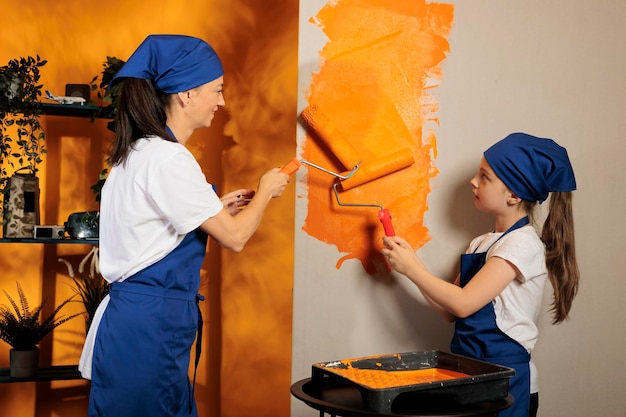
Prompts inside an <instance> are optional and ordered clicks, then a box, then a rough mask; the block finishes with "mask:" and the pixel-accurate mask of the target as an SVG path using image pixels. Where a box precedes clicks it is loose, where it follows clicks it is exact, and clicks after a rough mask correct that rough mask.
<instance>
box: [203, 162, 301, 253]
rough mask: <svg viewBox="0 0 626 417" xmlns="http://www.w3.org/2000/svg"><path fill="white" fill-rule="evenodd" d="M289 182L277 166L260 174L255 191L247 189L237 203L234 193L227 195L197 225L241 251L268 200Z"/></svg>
mask: <svg viewBox="0 0 626 417" xmlns="http://www.w3.org/2000/svg"><path fill="white" fill-rule="evenodd" d="M288 182H289V177H288V176H287V175H286V174H283V173H281V172H279V168H273V169H271V170H269V171H268V172H266V173H265V174H264V175H263V176H262V177H261V180H260V181H259V187H258V189H257V191H256V193H250V192H246V194H245V195H244V198H242V199H241V201H240V202H239V203H237V202H233V201H232V200H233V194H234V193H229V194H227V195H226V196H225V197H224V199H225V200H223V202H224V203H225V206H224V207H225V208H224V209H223V210H221V211H220V212H219V213H217V215H215V216H214V217H211V218H209V219H207V220H205V221H204V222H203V223H202V224H201V225H200V228H201V229H202V230H203V231H204V232H206V233H207V234H208V235H209V236H211V237H212V238H213V239H215V240H216V241H217V242H218V243H219V244H220V245H221V246H223V247H225V248H227V249H230V250H232V251H234V252H241V250H243V248H244V246H245V245H246V243H247V242H248V240H249V239H250V238H251V237H252V235H253V234H254V232H256V230H257V228H258V227H259V224H260V223H261V219H262V218H263V213H265V209H266V208H267V205H268V204H269V202H270V201H271V200H272V199H273V198H276V197H280V196H281V194H282V193H283V191H284V190H285V186H286V185H287V183H288ZM249 197H251V198H249ZM246 203H247V204H246ZM244 207H245V208H244ZM235 209H237V210H235ZM235 214H236V215H235Z"/></svg>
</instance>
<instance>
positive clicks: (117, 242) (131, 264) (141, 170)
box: [79, 137, 223, 379]
mask: <svg viewBox="0 0 626 417" xmlns="http://www.w3.org/2000/svg"><path fill="white" fill-rule="evenodd" d="M222 208H223V204H222V202H221V201H220V199H219V197H218V196H217V194H216V193H215V191H214V190H213V187H212V186H211V184H209V183H208V182H207V181H206V178H205V176H204V174H203V173H202V169H201V168H200V165H198V162H197V161H196V159H195V158H194V157H193V155H192V154H191V152H189V150H188V149H187V148H185V147H184V146H183V145H181V144H180V143H177V142H169V141H166V140H163V139H161V138H158V137H148V138H144V139H140V140H138V141H136V143H135V146H134V148H133V150H132V151H131V153H130V155H129V157H128V159H127V161H126V163H125V164H121V165H116V166H114V167H113V168H112V169H111V172H110V173H109V175H108V177H107V179H106V182H105V184H104V187H103V188H102V201H101V205H100V234H99V235H100V241H99V245H100V249H99V250H100V272H101V274H102V276H103V277H104V278H105V279H106V280H107V281H108V282H116V281H123V280H125V279H126V278H128V277H130V276H132V275H133V274H135V273H136V272H138V271H140V270H142V269H144V268H146V267H148V266H150V265H152V264H154V263H155V262H157V261H159V260H161V259H162V258H164V257H165V256H166V255H167V254H168V253H170V252H171V251H172V250H174V249H175V248H176V246H178V244H180V242H181V241H182V240H183V238H184V237H185V235H186V234H187V233H189V232H191V231H193V230H195V229H197V228H198V227H199V226H200V225H201V224H202V223H203V222H204V221H205V220H207V219H209V218H211V217H213V216H215V215H216V214H217V213H219V212H220V210H222ZM108 303H109V297H108V296H107V297H105V299H104V300H103V301H102V303H100V306H98V309H97V311H96V313H95V315H94V318H93V322H92V324H91V326H90V328H89V333H88V334H87V338H86V340H85V345H84V346H83V351H82V354H81V357H80V362H79V370H80V372H81V374H82V376H83V377H84V378H86V379H91V367H92V359H93V347H94V343H95V339H96V332H97V329H98V326H99V324H100V321H101V319H102V315H103V314H104V310H105V309H106V307H107V305H108Z"/></svg>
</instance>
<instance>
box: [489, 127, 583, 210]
mask: <svg viewBox="0 0 626 417" xmlns="http://www.w3.org/2000/svg"><path fill="white" fill-rule="evenodd" d="M484 155H485V159H486V160H487V162H488V163H489V165H490V166H491V168H492V169H493V171H494V172H495V173H496V175H497V176H498V177H499V178H500V179H501V180H502V182H503V183H504V184H505V185H506V186H507V187H509V189H510V190H511V191H512V192H514V193H515V195H517V196H518V197H520V198H522V199H524V200H529V201H539V203H543V202H544V201H545V200H546V199H547V198H548V194H549V193H550V192H551V191H574V190H575V189H576V179H575V178H574V170H573V168H572V164H571V163H570V160H569V157H568V156H567V150H566V149H565V148H563V147H562V146H559V145H558V144H557V143H556V142H555V141H553V140H552V139H542V138H537V137H535V136H531V135H527V134H526V133H512V134H510V135H509V136H507V137H506V138H504V139H502V140H501V141H499V142H497V143H496V144H495V145H493V146H492V147H490V148H489V149H487V150H486V151H485V154H484Z"/></svg>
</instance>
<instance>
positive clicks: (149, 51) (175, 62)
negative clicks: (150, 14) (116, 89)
mask: <svg viewBox="0 0 626 417" xmlns="http://www.w3.org/2000/svg"><path fill="white" fill-rule="evenodd" d="M222 75H224V70H223V68H222V63H221V62H220V59H219V57H218V56H217V54H216V53H215V51H214V50H213V48H211V46H210V45H209V44H208V43H206V42H205V41H203V40H202V39H198V38H194V37H191V36H185V35H150V36H148V37H147V38H146V39H145V40H144V41H143V42H142V43H141V45H139V47H137V50H135V52H133V54H132V55H131V56H130V58H128V61H126V63H125V64H124V66H123V67H122V68H121V69H120V70H119V71H118V72H117V74H116V75H115V77H113V80H111V83H110V85H111V86H113V85H114V84H115V83H117V82H118V81H121V79H122V78H141V79H146V80H151V81H152V82H153V83H154V87H155V88H156V89H157V90H161V91H163V92H164V93H168V94H173V93H179V92H181V91H187V90H191V89H192V88H195V87H199V86H201V85H203V84H206V83H208V82H211V81H213V80H215V79H217V78H219V77H221V76H222Z"/></svg>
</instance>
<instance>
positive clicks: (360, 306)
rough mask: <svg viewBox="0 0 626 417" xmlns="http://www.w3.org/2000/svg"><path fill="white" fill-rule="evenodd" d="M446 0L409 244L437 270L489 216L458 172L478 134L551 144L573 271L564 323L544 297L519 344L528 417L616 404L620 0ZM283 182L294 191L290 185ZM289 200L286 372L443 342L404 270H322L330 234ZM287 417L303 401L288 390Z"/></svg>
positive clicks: (472, 160)
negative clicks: (418, 212) (554, 321)
mask: <svg viewBox="0 0 626 417" xmlns="http://www.w3.org/2000/svg"><path fill="white" fill-rule="evenodd" d="M325 3H326V2H324V1H322V0H315V1H307V2H301V10H300V14H301V18H300V20H301V26H300V34H301V37H300V99H299V106H300V108H302V107H303V106H304V105H306V99H305V93H306V91H307V88H308V85H309V82H310V74H311V72H314V71H316V68H317V57H318V55H317V52H318V51H319V50H320V48H321V47H322V46H323V45H324V42H325V41H326V39H325V38H324V36H323V34H321V33H320V31H319V29H318V28H317V27H315V26H314V25H312V24H311V23H310V22H309V18H310V17H311V16H312V15H314V14H315V13H317V11H318V10H319V8H320V7H322V6H323V5H324V4H325ZM446 3H451V4H454V6H455V17H454V24H453V28H452V32H451V35H450V37H449V40H450V52H449V54H448V57H447V58H446V60H445V61H444V63H443V80H442V82H441V83H440V85H439V87H437V89H436V90H435V91H434V92H433V95H434V96H435V98H436V99H437V101H438V103H439V106H440V107H439V111H438V115H439V118H440V126H439V127H437V128H436V129H435V133H436V135H437V138H438V140H437V148H438V153H437V158H436V160H435V164H436V166H437V168H438V169H439V171H440V172H439V174H438V176H436V177H435V178H434V180H433V181H432V182H431V186H432V191H431V193H430V195H429V201H428V203H429V208H430V209H429V211H428V212H427V213H426V218H425V224H426V226H427V227H428V228H429V230H430V234H431V236H432V239H431V241H430V242H429V243H427V244H426V245H425V246H424V247H423V248H422V249H420V252H419V253H420V255H421V256H422V257H423V260H424V261H425V263H426V264H427V265H428V266H429V267H430V268H431V269H432V271H433V272H435V273H437V274H439V275H442V276H450V275H452V274H454V273H455V272H454V271H455V268H456V266H457V260H458V254H459V253H460V252H462V251H463V250H464V249H465V247H466V245H467V243H468V242H469V240H470V239H471V238H472V237H473V236H475V235H477V234H480V233H482V232H484V231H488V230H489V229H490V227H491V223H490V219H489V218H487V217H485V216H484V215H481V214H479V213H477V212H476V211H475V210H474V208H473V205H472V203H471V200H470V195H469V187H468V185H467V181H468V180H469V177H470V176H471V175H472V174H473V171H474V170H475V169H476V167H477V164H478V162H479V158H480V156H481V154H482V152H483V150H484V149H486V148H487V147H488V146H489V145H490V144H492V143H493V142H494V141H496V140H498V139H500V138H502V137H504V136H505V135H506V134H508V133H510V132H513V131H525V132H527V133H531V134H535V135H538V136H543V137H551V138H554V139H555V140H557V141H558V142H560V143H561V144H562V145H564V146H565V147H567V148H568V151H569V154H570V157H571V159H572V163H573V165H574V169H575V172H576V176H577V182H578V191H577V192H576V193H575V206H574V209H575V218H576V234H577V251H578V258H579V266H580V270H581V275H582V282H581V286H580V292H579V295H578V298H577V299H576V300H575V304H574V307H573V310H572V314H571V319H570V320H569V321H568V322H566V323H565V324H562V325H559V326H552V325H550V322H549V317H548V313H547V310H548V306H547V303H548V302H549V298H547V299H546V307H545V310H546V314H545V315H544V318H543V319H542V321H541V323H540V331H541V335H540V339H539V343H538V346H537V348H536V350H535V352H534V354H533V357H534V360H535V361H536V363H537V365H538V367H539V372H540V387H541V388H540V409H539V415H540V416H544V417H547V416H565V415H566V416H569V417H579V416H580V417H583V416H585V417H586V416H591V415H604V416H616V417H617V416H623V415H625V414H626V399H625V397H624V395H623V394H622V390H623V387H624V386H625V385H626V361H625V360H624V358H623V353H622V352H623V344H624V343H625V342H626V334H625V332H624V331H623V329H624V325H623V323H622V320H621V318H622V316H623V313H624V302H623V297H624V295H625V294H626V288H625V287H626V284H625V280H624V279H623V277H622V274H623V271H624V270H625V269H626V256H624V254H623V250H624V248H625V245H624V243H623V235H624V234H625V233H626V226H624V223H623V222H622V221H621V214H622V213H621V211H622V210H623V208H624V207H626V197H625V195H624V193H623V190H622V188H623V187H622V186H620V183H619V182H618V181H623V179H624V178H625V175H624V173H623V169H624V164H625V163H626V151H625V150H624V149H625V147H624V138H623V132H625V131H626V117H624V109H625V108H626V107H625V106H624V97H626V75H625V72H624V67H625V64H626V53H625V52H626V51H625V47H624V45H626V27H625V26H624V25H623V17H624V16H626V3H624V2H622V1H619V0H600V1H595V2H583V1H565V0H560V1H539V0H532V1H529V0H523V1H522V0H514V1H506V2H504V1H499V0H475V1H471V2H469V1H461V0H458V1H447V2H446ZM302 137H303V133H302V132H300V139H301V140H302ZM299 175H300V179H302V178H303V177H302V175H303V174H302V173H300V174H299ZM298 187H299V189H298V193H299V194H301V195H304V196H305V195H306V189H305V187H304V186H303V184H302V183H300V184H299V185H298ZM296 206H297V207H296V225H295V227H296V258H295V265H296V267H295V288H294V332H293V334H294V341H293V368H292V369H293V370H292V378H293V381H297V380H300V379H302V378H306V377H308V376H310V366H311V364H312V363H315V362H320V361H326V360H335V359H341V358H348V357H354V356H358V355H373V354H381V353H394V352H406V351H414V350H425V349H432V348H436V349H447V347H448V342H449V338H450V335H451V332H452V328H451V326H450V325H449V324H447V323H445V322H443V320H442V319H440V318H439V316H437V315H436V314H435V313H433V312H432V311H431V310H430V309H429V308H428V307H427V306H426V305H425V304H424V302H423V300H422V299H421V298H420V297H419V295H418V294H417V292H416V291H415V289H414V288H412V287H411V285H409V284H408V283H407V281H406V280H405V279H403V278H402V277H399V276H393V277H392V278H384V277H372V276H370V275H367V274H366V273H365V272H364V271H363V268H362V267H361V265H360V264H358V262H352V261H349V262H346V263H344V264H343V266H342V267H341V269H339V270H338V269H336V268H335V263H336V259H337V251H336V249H335V247H334V246H330V245H327V244H325V243H323V242H320V241H318V240H315V239H313V238H311V237H310V236H308V235H306V234H305V233H303V232H302V230H301V229H302V226H303V222H304V218H305V216H306V199H305V198H301V199H297V203H296ZM398 233H399V234H401V231H398ZM292 415H293V416H298V417H306V416H316V415H318V413H316V412H315V411H314V410H312V409H310V408H308V407H307V406H305V405H304V404H303V403H301V402H300V401H298V400H295V399H294V400H292Z"/></svg>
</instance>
